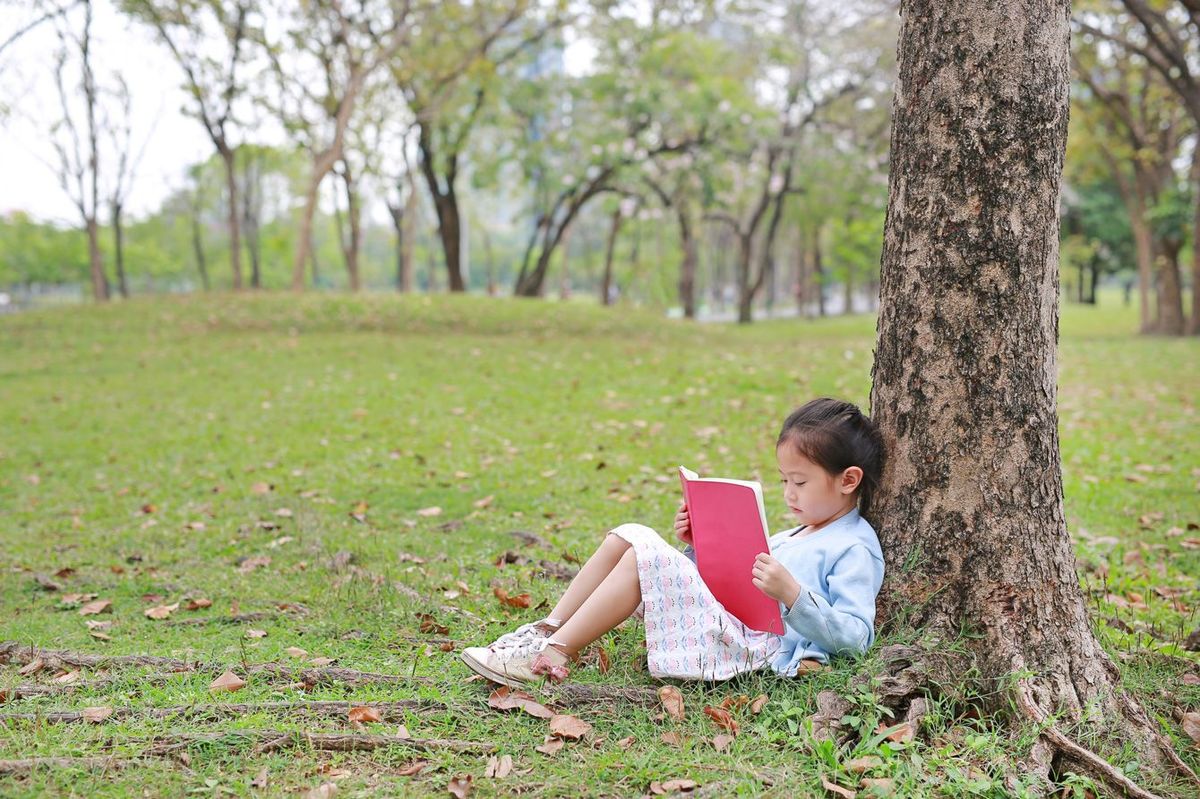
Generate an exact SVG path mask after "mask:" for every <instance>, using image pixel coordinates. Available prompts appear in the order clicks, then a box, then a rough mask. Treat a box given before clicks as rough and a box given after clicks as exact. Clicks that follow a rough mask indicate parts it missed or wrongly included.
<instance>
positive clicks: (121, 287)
mask: <svg viewBox="0 0 1200 799" xmlns="http://www.w3.org/2000/svg"><path fill="white" fill-rule="evenodd" d="M121 212H122V208H121V203H119V202H114V203H113V204H112V229H113V249H114V255H115V256H116V260H117V291H119V292H120V293H121V297H123V298H124V299H129V282H128V281H127V280H126V279H125V235H124V233H125V231H124V229H123V228H122V226H121Z"/></svg>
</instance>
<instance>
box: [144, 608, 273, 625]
mask: <svg viewBox="0 0 1200 799" xmlns="http://www.w3.org/2000/svg"><path fill="white" fill-rule="evenodd" d="M278 616H279V614H278V613H267V612H264V611H261V610H260V611H255V612H254V613H239V614H238V615H236V616H198V617H196V618H192V619H170V620H169V621H166V622H164V624H165V625H166V626H168V627H185V626H186V627H193V626H197V625H205V624H242V623H244V622H248V621H263V620H264V619H274V618H278Z"/></svg>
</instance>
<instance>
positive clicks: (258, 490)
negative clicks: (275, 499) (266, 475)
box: [250, 483, 272, 494]
mask: <svg viewBox="0 0 1200 799" xmlns="http://www.w3.org/2000/svg"><path fill="white" fill-rule="evenodd" d="M271 488H272V486H271V484H270V483H255V484H254V485H252V486H250V490H251V491H252V492H254V493H255V494H270V493H271Z"/></svg>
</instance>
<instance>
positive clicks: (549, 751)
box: [533, 735, 565, 756]
mask: <svg viewBox="0 0 1200 799" xmlns="http://www.w3.org/2000/svg"><path fill="white" fill-rule="evenodd" d="M564 745H565V742H564V741H563V739H562V738H555V737H554V736H553V735H547V736H546V741H545V742H544V743H543V744H542V745H541V746H535V747H533V748H534V749H535V750H536V751H538V752H541V753H542V754H543V755H550V756H553V755H555V754H557V753H558V750H559V749H562V748H563V746H564Z"/></svg>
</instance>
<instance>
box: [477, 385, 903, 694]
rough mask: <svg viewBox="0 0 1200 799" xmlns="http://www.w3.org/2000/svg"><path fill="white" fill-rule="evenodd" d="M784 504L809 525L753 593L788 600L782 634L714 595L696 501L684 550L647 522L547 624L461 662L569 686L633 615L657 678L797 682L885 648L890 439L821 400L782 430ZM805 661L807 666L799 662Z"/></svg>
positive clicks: (611, 541)
mask: <svg viewBox="0 0 1200 799" xmlns="http://www.w3.org/2000/svg"><path fill="white" fill-rule="evenodd" d="M775 456H776V459H777V460H778V462H779V474H780V482H781V483H783V498H784V501H785V502H787V505H788V508H789V509H790V510H791V511H792V513H793V514H795V518H796V520H797V521H799V522H800V524H799V525H798V526H797V527H793V528H790V529H788V530H784V531H783V532H781V533H777V534H776V535H774V536H772V537H771V539H770V540H769V542H768V546H769V549H770V554H769V555H768V554H761V555H759V556H758V559H757V560H756V562H755V564H754V567H753V573H752V582H753V584H754V586H755V588H756V589H757V590H759V591H762V592H763V593H765V594H766V595H767V596H769V597H771V598H772V599H774V600H776V601H777V602H779V603H780V612H781V613H782V614H783V620H784V630H785V634H784V635H775V634H774V633H766V632H760V631H758V630H752V629H750V628H748V627H746V626H745V625H744V624H742V623H741V622H740V621H738V620H737V618H735V617H734V616H732V615H730V614H729V613H728V612H726V610H725V609H724V608H723V607H722V606H721V604H720V603H719V602H717V600H716V599H715V598H714V597H713V595H712V593H711V592H710V591H709V590H708V588H707V587H706V586H705V585H704V581H703V580H701V578H700V573H699V572H698V571H697V570H696V566H695V562H694V560H695V556H694V553H693V550H692V547H691V526H690V524H689V521H688V512H687V506H686V505H685V504H682V503H681V504H680V506H679V512H678V513H677V514H676V516H675V533H676V535H677V536H678V537H679V538H680V540H682V541H683V542H684V543H685V544H687V545H688V546H687V547H685V548H684V550H683V551H682V552H680V551H679V550H678V549H676V548H675V547H673V546H672V545H671V544H670V543H668V542H667V541H664V540H663V539H662V538H660V537H659V535H658V534H657V533H656V532H655V531H654V530H652V529H650V528H649V527H646V526H645V525H641V524H623V525H621V526H619V527H617V528H615V529H613V530H611V531H610V532H609V534H608V535H607V536H606V537H605V540H604V542H603V543H602V544H601V545H600V548H599V549H597V550H596V553H595V554H594V555H592V557H591V558H590V559H588V561H587V563H585V564H584V565H583V568H581V569H580V570H579V574H577V575H576V576H575V579H574V580H572V581H571V584H570V585H569V586H568V587H567V590H566V592H565V593H564V594H563V595H562V598H561V599H559V601H558V604H557V605H555V606H554V609H553V610H552V611H551V612H550V615H549V616H548V617H546V618H544V619H541V620H540V621H537V622H533V623H530V624H525V625H522V626H521V627H518V628H517V629H516V630H514V631H513V632H510V633H507V634H505V635H502V636H501V637H500V638H499V639H497V640H496V641H494V642H493V643H492V644H491V645H490V646H487V647H471V648H468V649H465V650H463V653H462V659H463V660H464V661H465V662H466V664H467V665H468V666H470V667H471V668H472V669H473V670H474V671H476V672H477V673H479V674H481V675H483V676H484V677H486V678H488V679H489V680H492V681H494V682H498V683H502V684H504V685H509V686H512V687H519V686H520V685H521V684H522V683H527V682H530V681H533V680H536V679H538V677H539V675H544V676H546V677H547V678H548V679H550V680H551V681H554V682H561V681H562V680H563V679H565V678H566V677H567V675H568V672H569V668H570V664H571V663H572V662H573V661H575V660H576V659H577V658H578V656H579V652H580V651H582V650H583V648H584V647H586V646H587V645H588V644H590V643H592V642H593V641H595V640H596V639H598V638H600V636H602V635H604V634H605V633H606V632H608V631H609V630H611V629H613V628H614V627H616V626H617V625H618V624H620V623H621V622H622V621H624V620H625V619H626V618H628V617H629V616H630V615H634V614H636V615H637V616H639V617H640V618H642V619H643V620H644V621H645V626H646V656H647V663H648V665H649V670H650V674H651V675H652V676H654V677H659V678H663V677H673V678H680V679H701V680H725V679H728V678H730V677H733V676H735V675H737V674H740V673H743V672H747V671H754V670H756V669H762V668H768V667H769V668H771V669H773V670H774V671H776V672H777V673H779V674H783V675H786V676H792V675H795V674H796V673H797V671H799V670H802V669H804V668H809V667H811V665H812V661H816V662H818V663H821V664H824V663H827V662H828V661H829V658H830V657H831V656H833V655H836V654H839V653H850V654H857V653H861V652H864V651H866V649H867V647H869V646H870V645H871V643H872V641H874V639H875V630H874V622H875V595H876V594H877V593H878V591H879V586H880V584H881V583H882V582H883V554H882V553H881V551H880V549H879V541H878V539H877V538H876V537H875V530H874V528H872V527H871V525H870V524H869V523H868V522H867V520H866V519H864V518H863V517H862V516H861V515H860V507H861V508H862V510H864V511H866V510H868V509H869V506H870V501H871V496H872V495H873V493H874V492H875V490H876V489H877V487H878V485H879V478H880V474H881V473H882V470H883V458H884V452H883V439H882V437H881V435H880V433H879V431H878V429H877V428H876V427H875V425H874V424H873V423H872V422H871V420H869V419H868V418H867V417H865V416H863V414H862V412H861V411H860V410H859V409H858V408H857V407H856V406H854V405H852V404H850V403H848V402H841V401H838V400H834V399H828V398H821V399H815V400H812V401H811V402H809V403H807V404H805V405H803V406H802V407H800V408H798V409H797V410H795V411H794V412H792V414H791V415H790V416H788V418H787V419H786V420H785V421H784V423H783V428H782V430H781V431H780V433H779V439H778V441H777V442H776V445H775ZM802 661H809V662H808V663H802Z"/></svg>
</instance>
